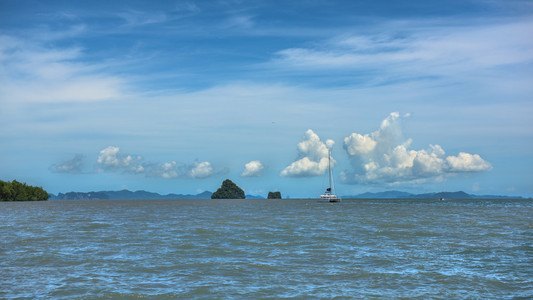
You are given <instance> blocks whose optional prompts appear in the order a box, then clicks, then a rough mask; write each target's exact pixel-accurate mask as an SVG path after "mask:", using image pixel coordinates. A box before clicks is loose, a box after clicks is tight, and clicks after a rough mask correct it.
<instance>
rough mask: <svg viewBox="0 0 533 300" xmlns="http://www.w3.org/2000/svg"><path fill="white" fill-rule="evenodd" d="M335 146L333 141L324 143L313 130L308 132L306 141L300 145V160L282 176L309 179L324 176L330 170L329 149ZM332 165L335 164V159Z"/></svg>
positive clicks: (290, 166)
mask: <svg viewBox="0 0 533 300" xmlns="http://www.w3.org/2000/svg"><path fill="white" fill-rule="evenodd" d="M333 144H334V141H333V140H326V143H323V142H322V141H321V140H320V137H319V136H318V135H317V134H316V133H314V132H313V131H312V130H311V129H309V130H307V132H306V133H305V138H304V140H303V141H302V142H300V143H298V152H299V156H298V157H299V159H298V160H297V161H295V162H293V163H292V164H290V165H289V166H287V167H286V168H285V169H284V170H283V171H281V174H280V175H281V176H287V177H309V176H317V175H322V174H324V173H325V172H326V170H327V168H328V149H330V148H331V147H333ZM331 163H332V164H335V160H334V159H333V158H332V159H331Z"/></svg>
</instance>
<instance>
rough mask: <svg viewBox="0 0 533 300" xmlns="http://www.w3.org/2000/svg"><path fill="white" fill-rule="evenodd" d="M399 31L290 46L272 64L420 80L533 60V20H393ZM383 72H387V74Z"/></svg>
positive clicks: (340, 37)
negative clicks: (455, 22)
mask: <svg viewBox="0 0 533 300" xmlns="http://www.w3.org/2000/svg"><path fill="white" fill-rule="evenodd" d="M394 25H398V26H397V27H395V28H394V29H391V28H386V29H385V30H386V31H385V32H380V33H366V34H344V35H341V36H338V37H335V38H332V39H330V40H327V41H325V42H324V43H321V44H320V45H318V46H314V47H305V48H288V49H284V50H281V51H279V52H277V57H276V59H275V60H274V61H273V62H272V63H273V64H275V65H277V66H279V68H285V69H301V70H330V71H335V70H354V71H356V70H357V71H363V72H367V76H369V77H372V76H376V73H374V72H375V71H376V70H379V71H380V76H383V75H387V76H392V77H394V78H397V79H399V78H411V79H417V78H419V77H422V76H445V77H452V76H453V77H457V76H459V77H461V78H463V77H476V74H475V73H474V72H476V71H480V70H483V71H484V72H489V73H490V72H493V73H496V74H500V73H505V72H507V71H506V70H500V69H497V68H501V67H505V66H510V65H514V66H520V65H523V64H528V63H531V62H532V61H533V54H532V52H531V51H530V49H532V48H533V40H532V39H530V38H528V37H529V35H530V32H531V31H533V22H531V21H527V20H522V21H515V22H501V23H500V24H497V25H494V24H490V25H486V24H474V25H458V26H450V27H442V26H440V25H432V24H426V23H425V22H420V23H416V22H408V23H404V24H394V23H393V24H391V25H390V26H391V27H394ZM383 72H384V73H383Z"/></svg>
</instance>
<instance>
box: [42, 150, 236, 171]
mask: <svg viewBox="0 0 533 300" xmlns="http://www.w3.org/2000/svg"><path fill="white" fill-rule="evenodd" d="M83 158H84V157H83V155H81V154H76V155H75V156H74V158H73V159H70V160H67V161H64V162H62V163H59V164H53V165H51V166H50V168H49V169H50V170H51V171H52V172H55V173H68V174H82V173H101V172H120V173H127V174H132V175H144V176H146V177H156V178H164V179H171V178H182V177H186V178H192V179H203V178H208V177H211V176H213V175H216V174H224V173H227V170H218V171H217V170H215V168H214V167H213V166H212V165H211V163H210V162H208V161H202V162H194V163H193V164H183V163H178V162H176V161H169V162H163V163H158V162H152V161H147V160H146V159H144V158H143V157H142V156H140V155H133V154H127V153H124V152H122V151H121V150H120V148H119V147H117V146H108V147H106V148H104V149H102V150H100V152H99V154H98V158H97V159H96V165H95V168H94V170H92V171H86V170H84V164H83Z"/></svg>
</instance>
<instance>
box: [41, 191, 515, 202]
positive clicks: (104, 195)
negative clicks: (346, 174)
mask: <svg viewBox="0 0 533 300" xmlns="http://www.w3.org/2000/svg"><path fill="white" fill-rule="evenodd" d="M212 194H213V193H212V192H209V191H205V192H202V193H199V194H196V195H190V194H185V195H184V194H167V195H161V194H158V193H152V192H147V191H142V190H141V191H135V192H132V191H129V190H122V191H99V192H88V193H83V192H69V193H59V194H58V195H54V194H50V200H86V199H95V200H96V199H211V195H212ZM342 198H344V199H440V198H443V199H520V198H522V197H510V196H499V195H472V194H468V193H465V192H463V191H459V192H440V193H425V194H412V193H407V192H401V191H386V192H380V193H363V194H358V195H348V196H342ZM246 199H265V197H261V196H256V195H246Z"/></svg>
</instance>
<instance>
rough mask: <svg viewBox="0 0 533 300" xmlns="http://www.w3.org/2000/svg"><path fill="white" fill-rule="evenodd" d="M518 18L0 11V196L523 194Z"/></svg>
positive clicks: (532, 162)
mask: <svg viewBox="0 0 533 300" xmlns="http://www.w3.org/2000/svg"><path fill="white" fill-rule="evenodd" d="M532 32H533V2H531V1H513V0H511V1H492V0H491V1H489V0H475V1H468V0H466V1H465V0H462V1H454V0H452V1H150V2H145V1H87V2H82V1H7V0H2V1H0V82H1V84H0V139H1V141H2V142H1V144H0V179H2V180H13V179H17V180H19V181H25V182H27V183H28V184H32V185H38V186H42V187H44V188H45V189H46V190H48V191H49V192H51V193H58V192H68V191H92V190H119V189H123V188H127V189H130V190H139V189H144V190H149V191H153V192H159V193H198V192H201V191H204V190H209V191H214V190H216V189H217V188H218V187H219V186H220V184H221V182H222V181H223V180H224V179H226V178H230V179H232V180H233V181H234V182H236V183H237V184H238V185H239V186H241V187H243V188H244V190H245V191H246V193H247V194H257V195H263V196H265V195H266V194H267V193H268V191H274V190H279V191H281V192H282V195H284V196H291V197H315V196H318V195H319V194H320V193H322V192H323V189H324V184H325V182H326V179H325V175H324V174H325V171H326V169H327V163H326V162H327V159H326V157H327V152H328V149H331V151H332V156H333V161H334V175H335V179H336V183H337V184H336V186H337V190H338V192H339V194H341V195H350V194H358V193H363V192H367V191H372V192H375V191H384V190H391V189H395V190H403V191H410V192H431V191H456V190H463V191H466V192H469V193H475V194H506V195H519V196H533V179H532V178H533V176H532V175H533V121H532V120H533V118H532V117H531V115H533V99H532V96H531V95H533V84H531V83H532V82H533V65H532V63H533V51H532V49H533V39H532V38H531V33H532Z"/></svg>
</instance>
